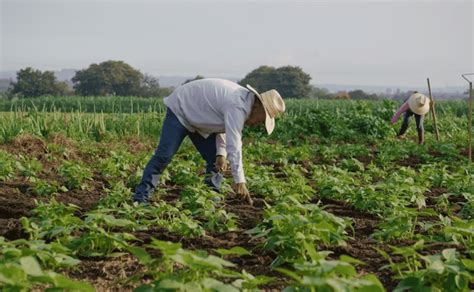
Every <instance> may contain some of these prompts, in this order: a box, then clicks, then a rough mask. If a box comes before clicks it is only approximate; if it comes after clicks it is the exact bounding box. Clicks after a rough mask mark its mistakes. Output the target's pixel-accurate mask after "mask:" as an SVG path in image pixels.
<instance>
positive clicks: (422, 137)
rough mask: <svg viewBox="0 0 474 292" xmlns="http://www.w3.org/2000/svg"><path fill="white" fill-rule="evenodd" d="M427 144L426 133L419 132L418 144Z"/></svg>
mask: <svg viewBox="0 0 474 292" xmlns="http://www.w3.org/2000/svg"><path fill="white" fill-rule="evenodd" d="M423 143H425V131H418V144H423Z"/></svg>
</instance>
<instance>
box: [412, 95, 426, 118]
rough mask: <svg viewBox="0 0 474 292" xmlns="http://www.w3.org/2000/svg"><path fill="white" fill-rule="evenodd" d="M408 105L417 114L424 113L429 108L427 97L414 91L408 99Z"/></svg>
mask: <svg viewBox="0 0 474 292" xmlns="http://www.w3.org/2000/svg"><path fill="white" fill-rule="evenodd" d="M408 107H409V108H410V110H411V111H412V112H414V113H415V114H417V115H420V116H422V115H425V114H426V113H427V112H428V111H429V110H430V100H429V98H428V97H427V96H426V95H424V94H421V93H414V94H412V95H411V96H410V98H409V99H408Z"/></svg>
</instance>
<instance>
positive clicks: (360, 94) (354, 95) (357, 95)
mask: <svg viewBox="0 0 474 292" xmlns="http://www.w3.org/2000/svg"><path fill="white" fill-rule="evenodd" d="M349 95H350V96H351V99H354V100H360V99H371V100H376V99H378V96H377V94H368V93H366V92H365V91H363V90H361V89H356V90H353V91H349Z"/></svg>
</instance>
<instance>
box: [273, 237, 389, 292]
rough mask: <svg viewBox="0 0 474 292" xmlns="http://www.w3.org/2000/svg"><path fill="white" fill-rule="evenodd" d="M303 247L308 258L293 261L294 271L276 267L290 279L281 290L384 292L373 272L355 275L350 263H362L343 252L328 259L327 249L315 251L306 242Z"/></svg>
mask: <svg viewBox="0 0 474 292" xmlns="http://www.w3.org/2000/svg"><path fill="white" fill-rule="evenodd" d="M305 248H306V250H307V252H306V253H307V254H308V255H309V257H308V259H306V260H301V259H299V260H297V261H295V262H294V263H293V267H294V270H289V269H287V268H276V270H277V271H279V272H281V273H283V274H285V275H286V276H288V277H289V278H290V279H291V280H292V283H290V285H289V286H288V287H286V288H285V289H283V291H285V292H293V291H308V292H310V291H311V292H314V291H333V292H336V291H374V292H377V291H380V292H383V291H385V289H384V288H383V286H382V284H381V283H380V281H379V280H378V279H377V277H376V276H375V275H372V274H367V275H364V276H359V275H358V273H357V272H356V269H355V268H354V266H353V265H354V264H355V265H364V263H363V262H361V261H359V260H357V259H354V258H351V257H349V256H346V255H342V256H340V258H339V260H329V259H327V256H328V255H330V254H331V252H325V251H319V252H318V251H316V250H315V249H314V247H313V246H312V245H310V244H308V243H306V244H305Z"/></svg>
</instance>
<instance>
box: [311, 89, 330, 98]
mask: <svg viewBox="0 0 474 292" xmlns="http://www.w3.org/2000/svg"><path fill="white" fill-rule="evenodd" d="M311 98H319V99H331V98H334V94H333V93H331V92H329V90H328V89H326V88H320V87H315V86H314V87H312V88H311Z"/></svg>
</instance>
